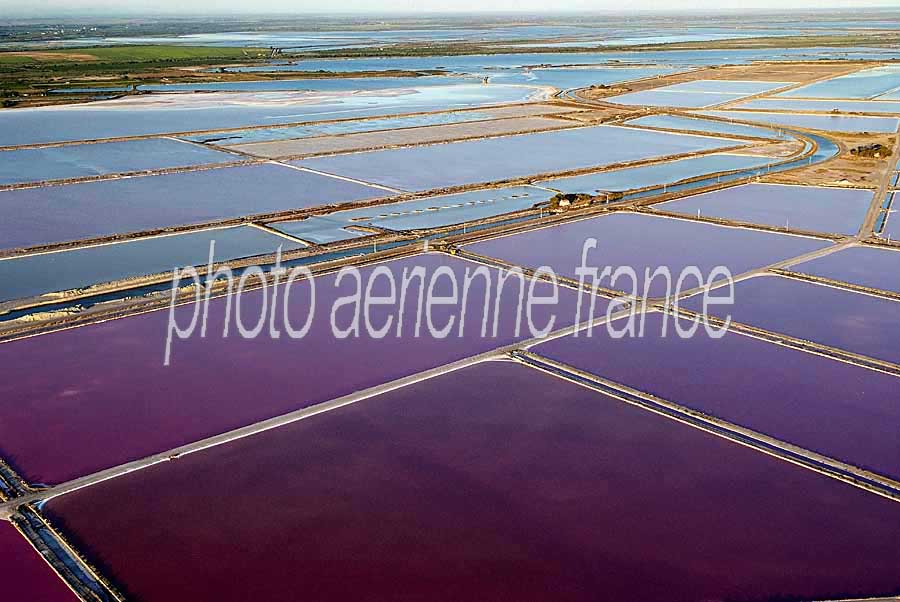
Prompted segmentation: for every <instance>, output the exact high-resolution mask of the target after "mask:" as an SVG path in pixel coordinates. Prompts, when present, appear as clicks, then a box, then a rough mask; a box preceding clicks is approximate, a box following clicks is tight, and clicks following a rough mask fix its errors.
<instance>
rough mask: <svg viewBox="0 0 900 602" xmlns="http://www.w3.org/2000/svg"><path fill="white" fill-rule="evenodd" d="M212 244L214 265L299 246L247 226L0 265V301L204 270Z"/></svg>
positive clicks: (6, 261) (9, 260)
mask: <svg viewBox="0 0 900 602" xmlns="http://www.w3.org/2000/svg"><path fill="white" fill-rule="evenodd" d="M212 241H215V247H214V249H215V252H214V256H213V257H214V259H213V261H214V262H218V261H227V260H231V259H239V258H242V257H252V256H254V255H266V254H269V253H274V252H275V251H276V250H277V249H278V247H282V251H288V250H291V249H298V248H301V247H303V246H304V245H302V244H300V243H298V242H294V241H291V240H288V239H286V238H282V237H280V236H277V235H275V234H270V233H268V232H263V231H262V230H260V229H259V228H254V227H252V226H237V227H234V228H217V229H214V230H203V231H200V232H188V233H185V234H174V235H169V236H157V237H153V238H144V239H137V240H131V241H126V242H120V243H114V244H108V245H101V246H95V247H86V248H81V249H72V250H69V251H57V252H54V253H42V254H40V255H28V256H25V257H10V258H7V259H0V282H3V287H2V288H0V301H9V300H12V299H22V298H26V297H33V296H36V295H42V294H45V293H50V292H54V291H67V290H72V289H80V288H84V287H88V286H91V285H93V284H102V283H105V282H112V281H115V280H122V279H126V278H133V277H136V276H144V275H148V274H159V273H163V272H168V271H171V270H173V269H174V268H176V267H183V266H186V265H205V264H206V263H207V262H208V260H209V251H210V243H211V242H212Z"/></svg>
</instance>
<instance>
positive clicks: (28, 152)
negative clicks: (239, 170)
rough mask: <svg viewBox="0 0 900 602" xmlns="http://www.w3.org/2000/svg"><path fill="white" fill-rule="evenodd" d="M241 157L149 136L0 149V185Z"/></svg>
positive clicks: (222, 161)
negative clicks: (118, 140) (93, 142)
mask: <svg viewBox="0 0 900 602" xmlns="http://www.w3.org/2000/svg"><path fill="white" fill-rule="evenodd" d="M241 159H242V157H239V156H237V155H232V154H229V153H224V152H220V151H216V150H213V149H209V148H203V147H202V146H197V145H195V144H188V143H185V142H180V141H178V140H171V139H162V138H148V139H143V140H127V141H124V142H104V143H98V144H76V145H70V146H53V147H48V148H29V149H19V150H7V151H0V185H5V184H24V183H27V182H40V181H44V180H62V179H68V178H84V177H88V176H100V175H107V174H115V173H128V172H135V171H146V170H151V169H165V168H172V167H186V166H191V165H205V164H210V163H227V162H229V161H240V160H241Z"/></svg>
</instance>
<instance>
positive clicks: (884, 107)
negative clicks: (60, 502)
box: [734, 98, 900, 113]
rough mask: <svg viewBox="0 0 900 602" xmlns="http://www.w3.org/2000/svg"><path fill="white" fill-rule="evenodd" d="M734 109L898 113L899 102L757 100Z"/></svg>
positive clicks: (899, 110) (899, 109)
mask: <svg viewBox="0 0 900 602" xmlns="http://www.w3.org/2000/svg"><path fill="white" fill-rule="evenodd" d="M734 108H736V109H753V110H763V111H819V112H822V113H830V112H831V111H843V112H845V113H900V102H895V101H888V100H885V101H881V100H802V99H794V98H757V99H755V100H748V101H747V102H744V103H741V104H739V105H735V106H734Z"/></svg>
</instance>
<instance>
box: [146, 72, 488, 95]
mask: <svg viewBox="0 0 900 602" xmlns="http://www.w3.org/2000/svg"><path fill="white" fill-rule="evenodd" d="M479 83H481V80H480V79H477V78H473V77H451V76H447V75H437V76H425V77H352V78H351V77H335V78H327V77H323V78H311V79H273V80H264V81H251V82H197V83H185V84H151V85H145V86H139V87H138V89H139V90H145V91H147V92H195V91H199V92H229V91H232V92H281V91H287V90H309V91H311V92H343V91H352V90H390V89H394V88H424V87H427V86H452V85H454V84H479Z"/></svg>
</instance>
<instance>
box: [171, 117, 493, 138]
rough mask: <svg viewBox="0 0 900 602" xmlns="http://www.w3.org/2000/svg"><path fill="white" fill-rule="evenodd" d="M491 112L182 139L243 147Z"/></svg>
mask: <svg viewBox="0 0 900 602" xmlns="http://www.w3.org/2000/svg"><path fill="white" fill-rule="evenodd" d="M492 118H493V116H492V115H491V114H490V113H485V112H480V111H466V112H464V113H431V114H425V115H410V116H408V117H387V118H383V119H378V118H373V119H365V120H359V121H338V122H335V123H320V124H310V125H298V126H290V127H278V128H271V129H267V128H260V129H253V130H240V131H230V132H216V133H210V134H199V135H196V136H183V138H184V139H185V140H192V141H194V142H201V143H204V142H217V143H219V144H226V145H230V144H246V143H250V142H270V141H273V140H294V139H297V138H311V137H313V136H334V135H337V134H355V133H358V132H378V131H384V130H394V129H399V128H412V127H422V126H429V125H447V124H450V123H467V122H470V121H482V120H486V119H492Z"/></svg>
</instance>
